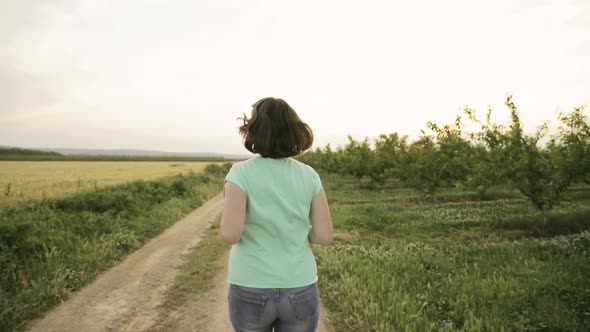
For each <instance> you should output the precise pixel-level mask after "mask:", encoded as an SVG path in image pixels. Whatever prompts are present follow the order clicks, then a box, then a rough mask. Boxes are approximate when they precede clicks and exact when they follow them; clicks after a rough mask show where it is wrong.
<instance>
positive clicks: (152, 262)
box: [29, 194, 331, 332]
mask: <svg viewBox="0 0 590 332" xmlns="http://www.w3.org/2000/svg"><path fill="white" fill-rule="evenodd" d="M222 204H223V199H222V196H221V194H220V195H217V196H215V197H214V198H212V199H211V200H209V201H208V202H206V203H205V204H203V205H202V206H201V207H199V208H198V209H196V210H195V211H193V212H191V213H190V214H189V215H187V216H186V217H185V218H183V219H182V220H180V221H178V222H177V223H175V224H174V225H173V226H172V227H170V228H168V229H167V230H166V231H164V232H163V233H162V234H161V235H159V236H158V237H156V238H154V239H152V240H151V241H149V242H148V243H147V244H145V245H144V246H143V247H142V248H140V249H138V250H137V251H135V252H134V253H133V254H131V255H129V256H128V257H127V258H126V259H125V260H124V261H123V262H121V263H120V264H119V265H117V266H115V267H113V268H111V269H110V270H108V271H106V272H104V273H103V274H101V275H100V276H99V277H98V278H97V279H96V280H95V281H94V282H93V283H92V284H90V285H88V286H86V287H84V288H83V289H81V290H80V291H79V292H77V293H75V294H73V295H72V296H71V297H70V299H68V300H67V301H66V302H64V303H62V304H61V305H59V306H57V307H56V308H54V309H53V310H51V311H50V312H49V313H47V314H46V315H45V317H43V318H41V319H38V320H36V321H35V322H33V323H32V324H31V325H30V329H29V331H31V332H37V331H43V332H50V331H59V332H66V331H72V332H74V331H75V332H80V331H81V332H93V331H146V330H151V329H156V330H162V328H160V327H161V326H166V324H165V323H166V322H161V321H158V318H159V312H158V310H160V309H159V305H160V304H161V302H162V297H163V294H164V292H165V291H166V289H167V288H168V287H169V286H170V285H172V284H173V282H174V279H175V277H176V276H177V275H178V270H177V269H176V267H177V266H178V265H180V263H181V262H182V258H183V257H185V254H187V253H188V252H189V251H190V250H191V249H192V248H193V247H194V246H195V245H197V244H198V243H199V241H200V240H201V237H202V235H203V234H204V233H205V231H206V230H207V228H208V227H209V225H211V223H212V221H213V220H214V219H215V217H216V216H217V215H219V213H220V212H221V209H222ZM226 262H227V256H226V257H224V260H223V262H221V263H222V264H224V265H226ZM226 279H227V270H226V269H225V266H224V268H223V269H222V272H221V273H220V274H219V275H218V276H216V279H215V281H214V284H215V286H214V287H213V288H212V289H210V290H209V291H207V293H205V294H204V295H201V296H198V297H196V298H195V299H193V300H192V301H189V302H188V303H187V304H185V305H183V306H181V307H180V308H179V309H178V310H177V311H175V312H172V313H170V314H169V315H167V317H168V318H167V320H168V321H172V322H173V324H171V325H170V326H173V327H172V328H170V329H165V330H174V331H199V332H208V331H211V332H233V331H232V328H231V323H230V321H229V316H228V311H227V299H226V296H227V287H228V285H227V282H226ZM325 312H326V311H325V310H323V308H322V320H327V317H326V315H325ZM317 331H318V332H331V330H329V329H327V328H326V326H325V322H323V321H322V322H320V327H319V328H318V330H317Z"/></svg>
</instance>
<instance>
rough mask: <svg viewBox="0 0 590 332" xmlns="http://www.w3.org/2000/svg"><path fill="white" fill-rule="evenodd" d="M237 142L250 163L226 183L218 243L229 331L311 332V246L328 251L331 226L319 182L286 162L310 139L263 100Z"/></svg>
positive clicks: (283, 107)
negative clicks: (223, 253) (225, 250)
mask: <svg viewBox="0 0 590 332" xmlns="http://www.w3.org/2000/svg"><path fill="white" fill-rule="evenodd" d="M243 122H244V123H243V125H242V126H241V127H240V134H241V135H242V136H243V138H244V146H245V147H246V149H248V150H249V151H251V152H252V153H255V154H259V155H260V156H256V157H254V158H251V159H248V160H245V161H241V162H238V163H235V164H234V165H233V166H232V168H231V169H230V171H229V173H228V174H227V176H226V178H225V187H224V195H225V200H224V206H223V217H222V219H221V229H220V233H221V238H222V239H223V240H224V241H226V242H228V243H230V244H233V246H232V248H231V252H230V256H229V266H228V273H229V275H228V282H229V283H230V286H229V292H228V302H229V311H230V318H231V322H232V325H233V327H234V329H235V331H237V332H239V331H249V332H258V331H260V332H262V331H264V332H270V331H272V329H273V328H274V331H275V332H308V331H309V332H311V331H315V329H316V327H317V324H318V319H319V291H318V287H317V266H316V261H315V258H314V256H313V252H312V251H311V248H310V246H309V244H310V243H316V244H321V245H329V244H331V243H332V232H333V230H332V218H331V216H330V210H329V207H328V201H327V199H326V194H325V193H324V190H323V189H322V185H321V181H320V177H319V175H318V174H317V173H316V172H315V171H314V170H313V168H311V167H310V166H308V165H305V164H303V163H301V162H299V161H297V160H294V159H292V158H291V157H293V156H296V155H298V154H300V153H302V152H303V151H305V150H306V149H308V148H309V147H310V146H311V144H312V142H313V133H312V131H311V129H310V128H309V126H308V125H307V124H305V123H304V122H303V121H301V119H299V116H298V115H297V113H295V111H294V110H293V109H292V108H291V107H290V106H289V105H288V104H287V103H286V102H285V101H284V100H282V99H276V98H264V99H261V100H259V101H258V102H256V103H255V104H254V105H253V108H252V114H251V116H250V118H249V119H248V118H247V117H246V116H244V118H243Z"/></svg>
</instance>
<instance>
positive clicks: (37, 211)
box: [0, 166, 227, 331]
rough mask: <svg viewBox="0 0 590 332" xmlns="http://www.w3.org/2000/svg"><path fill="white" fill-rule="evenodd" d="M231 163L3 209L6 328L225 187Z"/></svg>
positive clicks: (2, 324)
mask: <svg viewBox="0 0 590 332" xmlns="http://www.w3.org/2000/svg"><path fill="white" fill-rule="evenodd" d="M226 168H227V167H225V166H224V167H221V166H217V167H216V168H211V169H210V170H211V171H209V172H205V173H198V174H197V173H193V174H188V175H177V176H174V177H170V178H165V179H162V180H155V181H133V182H129V183H125V184H122V185H117V186H111V187H105V188H100V189H95V190H94V191H91V192H86V193H81V194H75V195H71V196H69V197H66V198H61V199H51V200H47V199H46V200H30V201H28V202H24V203H19V204H17V205H15V206H5V207H2V208H0V266H1V267H2V269H1V270H0V330H2V331H9V330H13V329H21V328H22V327H24V325H25V324H26V322H27V321H29V320H31V319H33V318H35V317H37V316H38V315H40V314H41V313H42V312H44V311H46V310H48V309H49V308H50V307H51V306H53V305H55V304H57V303H59V302H60V301H62V300H64V299H66V298H67V297H68V296H69V294H70V293H71V292H73V291H75V290H77V289H79V288H81V287H82V286H83V285H85V284H87V283H89V282H90V281H92V280H93V279H94V278H95V277H96V275H97V274H98V273H100V272H101V271H103V270H105V269H107V268H109V267H110V266H112V265H113V264H115V263H116V262H117V261H118V260H120V259H122V258H124V257H125V256H126V255H128V254H129V253H131V252H132V251H134V250H136V249H137V248H139V247H141V245H142V244H143V243H145V242H146V241H147V240H149V239H150V238H152V237H153V236H155V235H157V234H159V233H160V232H161V231H162V230H164V229H165V228H167V227H169V226H170V225H171V224H172V223H174V222H175V221H177V220H178V219H179V218H180V217H181V216H182V215H184V214H185V213H187V212H190V211H191V210H193V209H194V208H196V207H197V206H199V205H201V203H202V202H204V201H206V200H207V199H209V198H210V197H212V196H213V195H215V194H217V193H218V192H220V190H221V187H222V182H223V181H222V179H223V176H224V175H225V173H224V169H226Z"/></svg>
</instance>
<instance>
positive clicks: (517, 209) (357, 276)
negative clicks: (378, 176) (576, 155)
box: [314, 175, 590, 332]
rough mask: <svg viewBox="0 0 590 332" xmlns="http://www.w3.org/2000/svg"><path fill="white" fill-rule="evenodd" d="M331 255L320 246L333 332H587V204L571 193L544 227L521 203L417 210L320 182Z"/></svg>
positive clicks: (391, 191) (375, 193)
mask: <svg viewBox="0 0 590 332" xmlns="http://www.w3.org/2000/svg"><path fill="white" fill-rule="evenodd" d="M323 181H324V187H325V188H326V191H327V194H328V198H329V199H330V203H331V210H332V215H333V221H334V227H335V231H336V236H335V238H336V240H335V244H334V245H333V246H332V247H326V248H322V247H314V252H315V253H316V256H317V258H318V268H319V277H320V279H319V283H320V289H321V292H322V300H323V301H324V303H325V304H326V305H327V307H328V309H329V310H330V311H331V313H332V316H333V319H332V321H333V322H334V323H335V330H336V331H339V332H340V331H342V332H346V331H376V332H385V331H387V332H390V331H587V330H589V328H588V326H590V277H589V276H590V199H589V195H588V192H590V188H588V187H587V186H582V187H576V188H575V190H572V191H571V192H570V193H568V194H567V195H566V199H565V201H564V202H563V203H562V204H561V205H560V206H559V207H558V208H557V209H556V210H555V213H554V218H553V220H552V221H551V222H550V223H549V224H548V225H546V226H543V224H542V220H543V217H542V215H541V214H540V213H539V212H538V211H536V210H535V209H534V208H533V207H532V206H531V205H530V203H527V202H526V201H525V200H524V199H522V197H521V196H519V195H517V194H515V193H513V192H511V191H510V190H505V189H502V188H498V189H497V191H496V193H495V194H492V195H489V197H488V198H486V199H484V200H480V199H477V198H476V196H474V195H473V193H469V192H464V191H460V190H454V189H446V190H444V191H443V192H442V193H439V194H438V195H437V196H435V197H434V198H429V199H421V198H420V197H417V196H415V194H414V193H412V192H410V191H407V190H405V189H402V188H396V186H395V184H392V185H389V186H386V187H384V188H380V189H378V190H367V189H363V188H362V184H361V186H359V184H358V182H355V181H354V180H353V181H351V179H349V178H342V177H336V176H330V175H328V176H323Z"/></svg>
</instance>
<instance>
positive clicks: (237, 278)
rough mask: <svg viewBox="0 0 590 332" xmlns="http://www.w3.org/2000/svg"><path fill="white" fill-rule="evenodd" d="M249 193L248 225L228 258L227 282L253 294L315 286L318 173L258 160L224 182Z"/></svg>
mask: <svg viewBox="0 0 590 332" xmlns="http://www.w3.org/2000/svg"><path fill="white" fill-rule="evenodd" d="M225 180H226V181H229V182H232V183H234V184H235V185H237V186H238V187H240V188H241V189H242V190H243V191H244V192H245V193H246V221H245V224H244V230H243V232H242V236H241V237H240V240H239V241H238V242H237V243H235V244H234V245H233V246H232V248H231V252H230V255H229V266H228V273H229V275H228V282H229V283H232V284H236V285H240V286H246V287H255V288H291V287H303V286H307V285H310V284H313V283H314V282H316V281H317V266H316V260H315V257H314V256H313V252H312V251H311V247H310V246H309V240H308V238H307V237H308V235H309V231H310V229H311V222H310V216H309V214H310V209H311V201H312V200H313V198H314V197H315V196H316V194H317V193H319V192H320V190H321V188H322V184H321V181H320V177H319V175H318V174H317V172H316V171H315V170H314V169H313V168H311V167H310V166H308V165H306V164H303V163H301V162H299V161H297V160H295V159H292V158H283V159H272V158H263V157H254V158H251V159H248V160H244V161H241V162H238V163H235V164H234V165H233V166H232V168H231V169H230V171H229V173H228V174H227V176H226V177H225Z"/></svg>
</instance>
